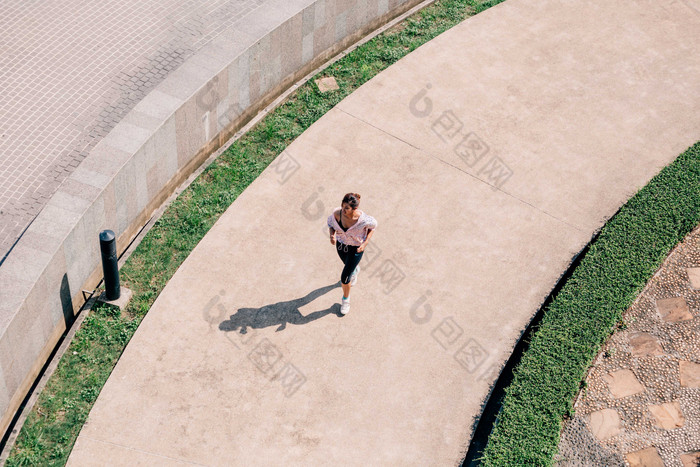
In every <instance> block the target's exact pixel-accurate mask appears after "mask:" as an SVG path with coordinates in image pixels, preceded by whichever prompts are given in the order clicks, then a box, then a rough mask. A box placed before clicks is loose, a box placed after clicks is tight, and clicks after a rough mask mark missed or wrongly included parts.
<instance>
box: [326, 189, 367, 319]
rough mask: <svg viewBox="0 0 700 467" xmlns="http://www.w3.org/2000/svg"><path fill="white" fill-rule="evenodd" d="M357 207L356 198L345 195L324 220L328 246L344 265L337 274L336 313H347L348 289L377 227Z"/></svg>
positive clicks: (357, 200)
mask: <svg viewBox="0 0 700 467" xmlns="http://www.w3.org/2000/svg"><path fill="white" fill-rule="evenodd" d="M359 206H360V195H358V194H357V193H348V194H346V195H345V196H344V197H343V202H342V204H341V207H339V208H336V209H335V210H334V211H333V213H332V214H331V215H330V216H328V221H327V224H328V229H329V234H330V236H331V245H335V247H336V250H338V256H340V259H341V260H342V261H343V264H344V265H345V266H344V267H343V272H342V273H341V274H340V282H341V284H342V288H343V300H342V302H341V305H340V313H341V314H343V315H345V314H347V313H348V311H350V287H352V286H353V285H355V283H356V282H357V274H358V273H359V272H360V266H359V263H360V260H361V259H362V254H363V253H364V251H365V248H366V247H367V243H369V239H370V238H372V234H373V233H374V229H376V228H377V221H376V220H375V219H374V217H372V216H370V215H369V214H366V213H365V212H363V211H360V210H359V209H358V207H359Z"/></svg>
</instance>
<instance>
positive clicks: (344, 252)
mask: <svg viewBox="0 0 700 467" xmlns="http://www.w3.org/2000/svg"><path fill="white" fill-rule="evenodd" d="M335 249H336V250H337V251H338V256H340V259H341V260H342V261H343V264H345V267H344V268H343V272H342V273H341V274H340V282H342V283H343V284H349V283H350V275H352V272H353V271H354V270H355V268H356V267H357V265H358V264H359V263H360V260H361V259H362V255H363V254H364V253H365V252H364V251H361V252H359V253H358V252H357V247H356V246H352V245H345V244H343V243H340V242H338V241H336V242H335Z"/></svg>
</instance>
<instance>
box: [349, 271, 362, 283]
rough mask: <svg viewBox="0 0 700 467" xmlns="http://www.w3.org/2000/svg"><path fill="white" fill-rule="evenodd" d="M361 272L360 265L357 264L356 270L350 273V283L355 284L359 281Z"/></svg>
mask: <svg viewBox="0 0 700 467" xmlns="http://www.w3.org/2000/svg"><path fill="white" fill-rule="evenodd" d="M359 273H360V266H357V267H356V268H355V270H354V271H353V272H352V274H351V275H350V285H355V282H357V275H358V274H359Z"/></svg>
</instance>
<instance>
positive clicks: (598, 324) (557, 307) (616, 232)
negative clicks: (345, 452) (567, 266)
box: [482, 142, 700, 466]
mask: <svg viewBox="0 0 700 467" xmlns="http://www.w3.org/2000/svg"><path fill="white" fill-rule="evenodd" d="M699 222H700V142H698V143H696V144H695V145H693V146H692V147H690V148H689V149H688V150H686V151H685V152H684V153H683V154H681V155H680V156H679V157H678V158H677V159H676V160H675V161H674V162H673V163H672V164H670V165H669V166H667V167H665V168H664V169H663V170H662V171H661V172H660V173H659V174H657V175H656V176H655V177H654V178H653V179H652V180H651V181H650V182H649V184H648V185H647V186H645V187H644V188H642V189H641V190H640V191H639V192H638V193H637V194H636V195H634V196H633V197H632V198H631V199H630V200H629V201H628V202H627V203H626V204H625V205H624V206H623V207H622V208H621V209H620V211H619V212H618V214H616V215H615V216H614V217H613V218H612V219H611V220H610V221H608V222H607V224H606V225H605V226H604V227H603V229H602V230H601V232H600V235H599V236H598V238H596V239H595V240H594V241H593V242H592V243H591V245H590V249H589V251H588V252H587V253H586V255H585V256H584V258H583V259H582V261H581V263H580V264H579V266H578V267H577V268H576V269H575V270H574V272H573V274H572V275H571V277H570V278H569V279H568V280H567V281H566V283H565V284H564V286H563V287H562V289H561V291H560V292H559V293H558V294H557V296H556V297H554V299H553V300H552V302H551V304H550V305H549V306H548V307H547V308H546V309H545V311H544V316H543V318H542V322H541V324H540V326H539V328H538V329H537V330H536V332H535V333H534V336H533V338H532V342H531V343H530V347H529V349H528V350H527V351H526V352H525V354H524V355H523V358H522V360H521V362H520V364H519V365H518V366H517V367H516V369H515V371H514V378H513V382H512V383H511V385H510V386H509V387H508V388H507V389H506V395H505V397H504V400H503V405H502V407H501V411H500V413H499V415H498V419H497V421H496V426H495V428H494V430H493V432H492V434H491V436H490V437H489V440H488V444H487V446H486V449H485V450H484V455H483V458H482V463H483V465H485V466H495V465H552V464H553V463H554V460H553V457H554V455H555V454H556V452H557V445H558V444H559V435H560V432H561V428H562V420H563V418H564V415H566V414H570V413H571V411H572V402H573V399H574V397H575V396H576V394H577V393H578V391H579V389H580V387H581V384H582V381H583V379H584V378H585V375H586V371H587V370H588V368H589V366H590V365H591V363H592V362H593V359H594V358H595V357H596V355H597V354H598V352H599V350H600V348H601V346H602V344H603V343H604V342H605V341H606V339H607V338H608V336H610V334H611V333H612V331H613V329H614V327H615V326H616V325H617V324H618V323H619V322H620V320H621V318H622V313H623V312H624V311H625V310H626V309H627V308H628V307H629V306H630V305H631V304H632V302H633V301H634V300H635V299H636V297H637V296H638V295H639V293H640V292H641V290H642V289H643V288H644V286H645V284H646V283H647V281H648V280H649V279H650V278H651V277H652V275H653V274H654V272H655V271H656V270H657V269H658V268H659V266H660V265H661V263H662V262H663V260H664V259H665V258H666V256H667V255H668V253H669V252H670V251H671V249H673V247H675V246H676V245H677V244H678V243H679V242H680V241H681V240H683V238H684V237H685V236H686V235H687V234H688V233H689V232H690V231H691V230H692V229H693V228H694V227H695V226H697V225H698V223H699Z"/></svg>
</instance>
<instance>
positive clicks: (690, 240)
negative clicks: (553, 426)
mask: <svg viewBox="0 0 700 467" xmlns="http://www.w3.org/2000/svg"><path fill="white" fill-rule="evenodd" d="M624 323H625V324H626V325H625V326H624V329H621V330H618V331H617V332H616V333H615V334H613V336H612V337H611V338H610V339H609V341H608V342H607V343H606V345H605V346H604V347H603V349H602V351H601V353H600V355H599V356H598V357H597V359H596V361H595V363H594V365H593V367H592V368H591V370H590V372H589V374H588V378H587V380H586V389H585V390H584V391H583V392H582V394H581V396H580V399H579V400H578V402H577V403H576V405H575V409H576V414H575V416H574V418H573V419H572V420H570V421H568V422H567V423H566V424H565V426H564V431H563V433H562V438H561V442H560V445H559V450H560V456H561V459H562V460H561V462H560V463H559V465H560V466H570V465H606V466H610V465H630V466H633V467H641V466H645V467H653V466H664V465H665V466H667V467H671V466H679V467H680V466H684V467H690V466H697V465H700V339H698V338H699V337H700V227H698V228H696V229H695V230H694V231H693V232H691V233H690V234H689V235H688V236H687V237H686V239H685V240H684V241H683V242H682V243H681V244H680V245H679V246H678V247H676V248H675V249H674V250H673V252H672V253H671V254H670V255H669V257H668V258H667V259H666V261H665V262H664V264H663V265H662V267H661V269H660V270H659V271H658V272H657V273H656V274H655V275H654V277H653V278H652V279H651V280H650V281H649V283H648V284H647V286H646V287H645V288H644V290H643V291H642V293H641V294H640V296H639V297H638V299H637V300H636V301H635V303H634V304H633V305H632V306H631V307H630V309H629V310H628V311H627V312H626V313H625V315H624Z"/></svg>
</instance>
